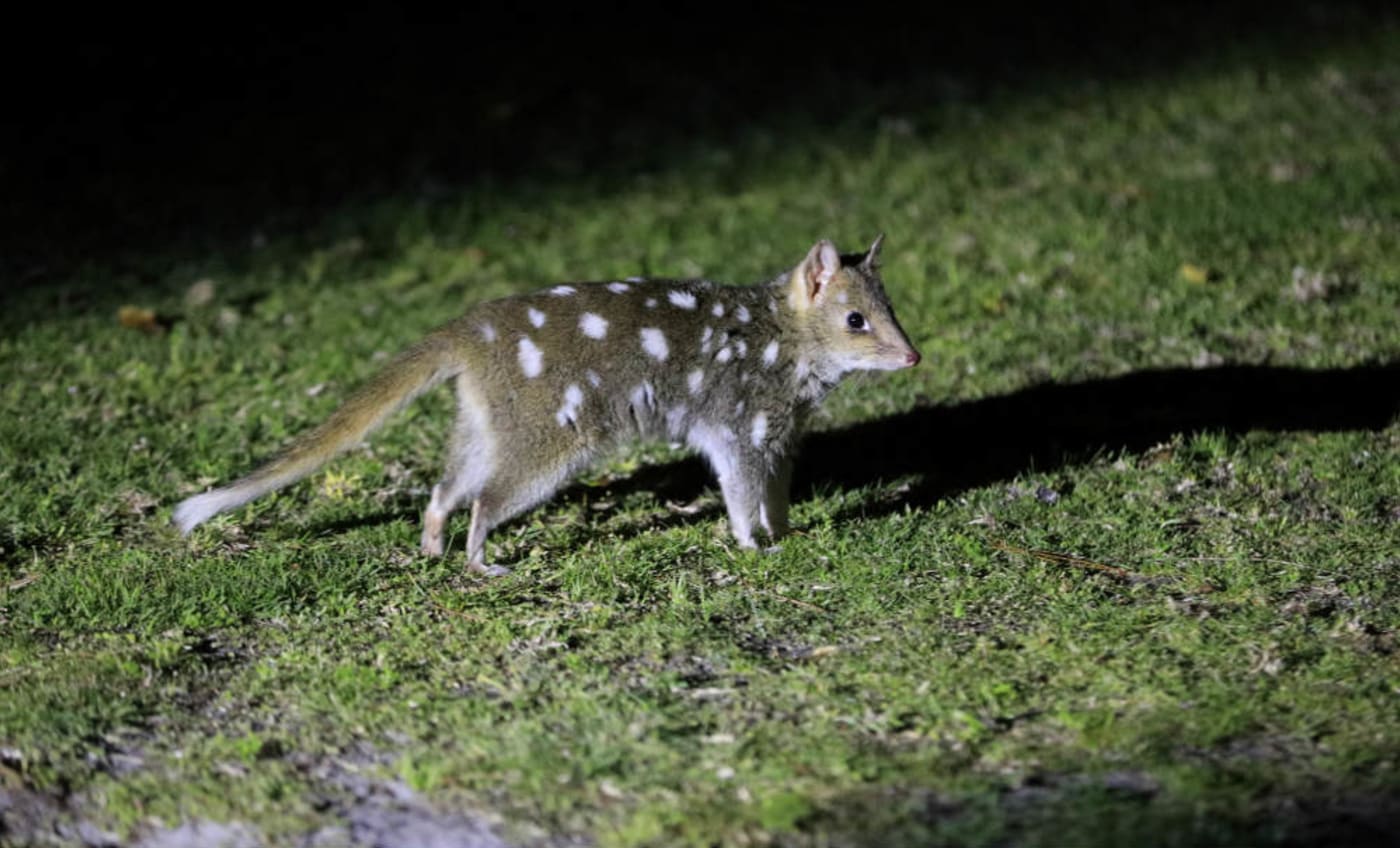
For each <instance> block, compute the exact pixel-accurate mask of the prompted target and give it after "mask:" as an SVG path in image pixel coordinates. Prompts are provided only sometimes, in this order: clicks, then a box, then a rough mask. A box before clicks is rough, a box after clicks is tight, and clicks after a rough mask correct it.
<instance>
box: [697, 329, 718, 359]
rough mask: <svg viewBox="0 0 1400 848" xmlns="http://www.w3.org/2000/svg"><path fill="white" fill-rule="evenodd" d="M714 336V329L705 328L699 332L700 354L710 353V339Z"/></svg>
mask: <svg viewBox="0 0 1400 848" xmlns="http://www.w3.org/2000/svg"><path fill="white" fill-rule="evenodd" d="M714 334H715V328H714V327H706V328H705V329H703V330H701V331H700V352H701V353H709V352H710V339H711V338H712V337H713V336H714Z"/></svg>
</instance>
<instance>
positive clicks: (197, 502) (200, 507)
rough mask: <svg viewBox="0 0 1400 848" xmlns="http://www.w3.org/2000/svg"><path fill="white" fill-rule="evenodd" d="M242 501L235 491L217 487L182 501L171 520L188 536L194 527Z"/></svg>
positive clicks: (182, 533)
mask: <svg viewBox="0 0 1400 848" xmlns="http://www.w3.org/2000/svg"><path fill="white" fill-rule="evenodd" d="M241 502H242V499H241V498H239V497H238V496H237V495H236V494H235V493H234V492H231V491H230V490H228V489H215V490H214V491H212V492H205V493H204V494H202V495H195V496H194V497H192V498H186V499H185V500H183V501H180V504H179V506H177V507H175V512H174V514H172V515H171V517H170V520H171V521H174V522H175V526H177V527H179V528H180V533H181V535H186V536H188V535H189V532H190V531H191V530H193V529H194V528H196V527H198V526H199V525H201V524H203V523H204V522H206V521H208V520H209V519H211V518H213V517H214V516H216V515H218V514H219V513H221V512H223V511H224V510H226V509H229V508H230V507H234V506H237V505H238V504H239V503H241Z"/></svg>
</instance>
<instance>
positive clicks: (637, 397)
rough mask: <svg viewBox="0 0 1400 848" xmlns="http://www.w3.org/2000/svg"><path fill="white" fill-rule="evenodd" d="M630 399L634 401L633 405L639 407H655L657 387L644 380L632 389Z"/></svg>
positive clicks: (646, 408) (645, 408) (647, 408)
mask: <svg viewBox="0 0 1400 848" xmlns="http://www.w3.org/2000/svg"><path fill="white" fill-rule="evenodd" d="M628 400H630V401H632V405H633V406H634V407H637V408H638V409H644V410H651V409H654V408H655V407H656V389H655V388H653V387H652V385H651V383H648V382H646V381H645V380H643V381H642V382H640V383H638V384H637V386H636V387H635V388H633V389H632V393H631V394H629V395H628Z"/></svg>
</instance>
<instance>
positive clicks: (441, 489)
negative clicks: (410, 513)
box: [422, 469, 474, 557]
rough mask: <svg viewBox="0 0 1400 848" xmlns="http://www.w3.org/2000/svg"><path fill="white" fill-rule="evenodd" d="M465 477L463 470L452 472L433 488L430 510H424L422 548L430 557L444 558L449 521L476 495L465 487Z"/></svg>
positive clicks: (429, 503) (429, 504) (429, 502)
mask: <svg viewBox="0 0 1400 848" xmlns="http://www.w3.org/2000/svg"><path fill="white" fill-rule="evenodd" d="M454 472H456V473H454ZM464 476H465V475H463V474H462V473H461V469H453V470H450V471H449V472H448V473H447V474H446V475H445V476H444V477H443V478H442V480H441V481H439V482H438V484H437V485H436V486H434V487H433V497H432V500H430V501H428V508H427V509H425V510H423V540H422V548H423V553H424V554H427V555H428V556H435V557H436V556H442V552H443V531H444V530H445V528H446V527H447V519H448V518H450V517H451V515H452V513H453V512H455V511H456V510H457V508H458V507H460V506H461V505H462V502H463V501H465V500H466V499H467V498H468V497H470V496H471V495H472V494H474V493H473V492H469V491H468V490H467V487H466V486H465V485H463V479H462V478H463V477H464Z"/></svg>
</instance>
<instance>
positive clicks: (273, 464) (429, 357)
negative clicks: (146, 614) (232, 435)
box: [172, 334, 462, 534]
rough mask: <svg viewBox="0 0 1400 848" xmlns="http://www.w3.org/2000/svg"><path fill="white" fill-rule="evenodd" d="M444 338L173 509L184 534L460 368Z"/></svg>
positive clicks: (362, 432) (340, 445)
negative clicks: (246, 470) (270, 455)
mask: <svg viewBox="0 0 1400 848" xmlns="http://www.w3.org/2000/svg"><path fill="white" fill-rule="evenodd" d="M460 362H461V360H460V358H459V357H456V356H454V355H453V350H452V344H451V340H450V338H449V337H447V336H446V335H444V334H434V335H432V336H429V337H428V338H426V339H424V340H423V341H422V342H420V343H419V344H418V345H416V346H414V347H412V348H409V349H408V350H406V351H404V352H403V353H401V354H399V356H397V357H396V358H395V359H394V360H393V361H392V362H390V363H389V364H388V365H387V366H385V367H384V369H383V370H381V371H380V372H379V373H378V374H376V375H375V376H374V377H371V378H370V380H369V381H368V382H367V383H365V384H364V385H362V386H361V387H360V388H359V389H357V390H356V391H355V393H354V394H352V395H351V396H350V397H349V399H348V400H346V401H345V403H344V404H342V405H341V407H340V408H339V409H337V410H336V411H335V412H334V413H332V414H331V417H330V418H328V419H326V420H325V421H324V422H323V423H322V424H321V425H320V426H318V427H316V428H315V429H313V430H310V431H308V432H306V433H303V434H302V435H300V436H298V437H297V438H296V439H295V440H294V441H293V442H292V443H291V444H290V445H288V446H287V448H286V450H284V451H283V452H282V453H281V454H280V455H278V456H277V458H275V459H273V460H272V461H270V462H268V463H267V464H266V465H264V466H262V467H261V468H259V469H258V470H256V471H254V472H253V473H252V474H249V475H248V476H247V477H244V478H243V479H242V480H239V481H238V482H236V483H232V484H230V485H228V486H224V487H223V488H220V489H213V490H211V491H208V492H205V493H204V494H202V495H195V496H194V497H192V498H187V499H186V500H183V501H181V502H180V504H179V505H178V506H176V507H175V512H174V514H173V516H172V520H173V521H174V522H175V524H176V525H177V526H178V527H179V528H180V532H181V533H183V534H187V533H189V532H190V531H191V530H193V529H194V528H196V527H198V526H199V525H200V524H203V523H204V522H205V521H208V520H209V519H210V518H213V517H214V516H215V515H218V514H219V513H221V512H225V511H227V510H230V509H233V508H234V507H238V506H242V505H243V504H245V503H248V502H249V501H251V500H253V499H254V498H257V497H261V496H262V495H265V494H267V493H268V492H271V491H275V490H277V489H280V488H282V487H283V486H288V485H291V484H292V483H295V482H296V481H298V480H300V479H301V478H303V477H305V476H306V475H308V474H310V473H311V472H313V471H315V470H316V469H317V468H319V467H321V466H322V465H324V464H325V463H327V462H329V461H330V460H331V459H333V458H334V457H335V456H337V455H338V454H340V453H342V452H343V451H345V450H348V449H349V448H352V447H354V446H355V445H357V444H359V443H360V442H361V441H362V440H363V439H364V438H365V437H366V436H368V435H369V434H370V433H371V432H373V431H374V430H375V429H377V428H378V427H379V425H380V424H382V423H383V422H384V419H386V418H388V417H389V416H390V415H392V414H393V413H394V412H396V411H398V410H399V409H400V408H401V407H403V406H404V405H406V404H407V403H408V402H409V401H411V400H413V399H414V398H415V397H417V396H418V395H419V394H421V393H423V392H424V391H427V390H428V389H430V388H432V387H433V386H435V385H437V384H438V383H441V382H442V381H443V380H446V379H447V378H449V377H451V376H453V375H455V374H456V373H457V372H458V371H460V370H461V367H462V366H461V364H460Z"/></svg>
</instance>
